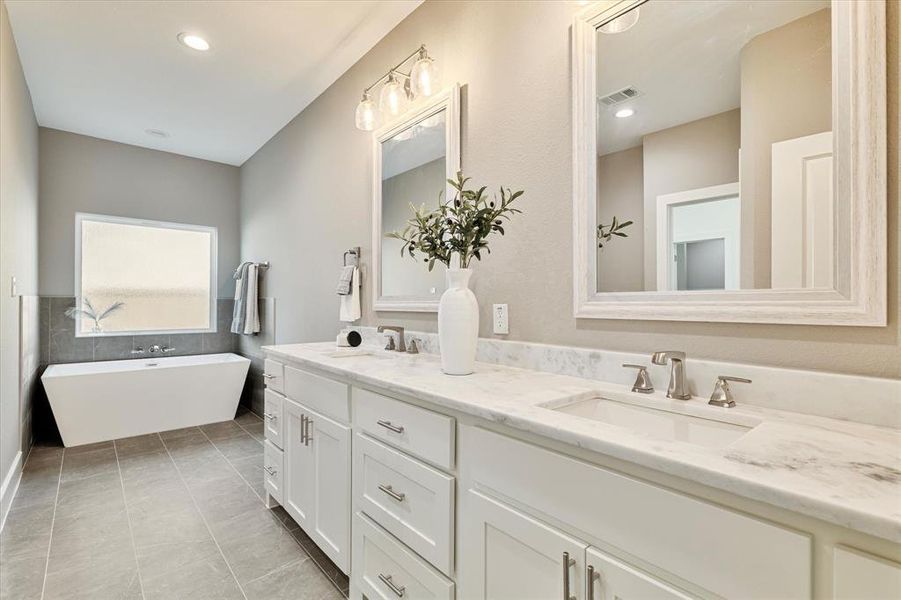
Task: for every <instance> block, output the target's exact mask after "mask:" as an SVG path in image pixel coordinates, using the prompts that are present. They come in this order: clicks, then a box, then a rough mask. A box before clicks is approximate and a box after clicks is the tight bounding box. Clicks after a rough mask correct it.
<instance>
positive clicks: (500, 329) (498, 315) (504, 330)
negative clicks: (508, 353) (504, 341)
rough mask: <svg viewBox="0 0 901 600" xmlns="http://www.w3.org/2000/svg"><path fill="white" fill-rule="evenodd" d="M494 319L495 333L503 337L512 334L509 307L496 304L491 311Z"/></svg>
mask: <svg viewBox="0 0 901 600" xmlns="http://www.w3.org/2000/svg"><path fill="white" fill-rule="evenodd" d="M491 314H492V315H493V317H494V319H493V320H494V333H499V334H502V335H505V334H508V333H510V324H509V323H508V322H507V305H506V304H495V305H494V306H493V307H492V309H491Z"/></svg>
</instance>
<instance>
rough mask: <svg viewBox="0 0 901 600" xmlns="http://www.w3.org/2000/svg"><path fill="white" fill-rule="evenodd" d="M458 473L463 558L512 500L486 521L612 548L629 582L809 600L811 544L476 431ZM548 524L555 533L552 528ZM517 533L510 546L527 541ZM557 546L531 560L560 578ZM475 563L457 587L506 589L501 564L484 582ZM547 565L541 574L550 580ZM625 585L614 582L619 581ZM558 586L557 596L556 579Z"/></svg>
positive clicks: (464, 443) (466, 433)
mask: <svg viewBox="0 0 901 600" xmlns="http://www.w3.org/2000/svg"><path fill="white" fill-rule="evenodd" d="M460 469H461V484H462V486H463V487H464V489H465V490H466V492H465V497H464V499H463V500H462V502H463V505H462V506H461V507H460V515H459V519H460V520H461V526H460V531H461V539H460V540H458V543H459V544H462V546H463V547H465V548H467V549H470V550H471V549H473V548H476V547H478V546H479V545H481V544H482V543H483V542H482V540H483V538H484V535H487V532H488V531H489V529H486V527H487V525H484V523H486V522H488V521H487V519H486V517H485V516H484V513H486V512H487V511H488V510H489V508H486V507H492V506H493V505H492V504H491V503H486V501H485V500H484V498H488V496H489V495H490V496H491V497H493V498H501V499H508V500H504V502H503V503H501V506H502V507H503V508H507V509H508V510H507V511H501V510H500V509H498V508H497V507H496V506H494V507H493V508H490V509H491V510H492V511H493V512H492V513H491V514H492V515H496V514H503V515H507V516H508V517H509V515H511V514H519V515H524V518H521V519H519V520H515V521H511V522H516V523H519V524H525V523H527V522H530V521H535V522H537V523H539V524H540V525H541V527H539V526H538V525H535V526H533V527H532V528H531V529H533V530H535V531H541V532H545V533H547V532H548V531H553V529H554V528H556V529H559V531H560V532H563V531H566V532H569V535H570V536H571V537H572V539H581V540H584V543H585V544H586V545H594V546H596V547H599V548H608V547H609V548H616V549H617V550H618V551H619V553H622V555H623V556H631V557H636V558H635V561H634V562H635V565H634V567H635V568H634V572H635V573H639V572H643V573H648V574H649V575H651V576H653V577H659V578H660V580H661V582H669V583H668V584H664V583H661V584H660V585H661V586H664V587H665V586H666V585H669V586H670V587H672V588H673V589H686V590H687V591H688V592H690V593H691V595H700V596H721V597H730V598H810V597H811V595H812V590H811V580H812V574H813V565H812V560H813V557H812V548H811V538H810V536H809V535H806V534H804V533H800V532H796V531H792V530H789V529H786V528H783V527H780V526H778V525H775V524H773V523H769V522H767V521H763V520H760V519H757V518H755V517H751V516H749V515H745V514H742V513H739V512H736V511H733V510H729V509H726V508H723V507H720V506H717V505H715V504H710V503H708V502H704V501H702V500H698V499H695V498H692V497H690V496H686V495H684V494H680V493H677V492H674V491H670V490H668V489H665V488H663V487H660V486H657V485H655V484H651V483H648V482H645V481H642V480H639V479H635V478H632V477H627V476H625V475H622V474H620V473H617V472H614V471H611V470H608V469H605V468H602V467H599V466H597V465H594V464H591V463H587V462H583V461H580V460H578V459H575V458H572V457H569V456H566V455H563V454H558V453H556V452H553V451H550V450H547V449H545V448H542V447H539V446H535V445H533V444H529V443H525V442H522V441H519V440H516V439H513V438H510V437H507V436H503V435H499V434H496V433H493V432H490V431H487V430H484V429H481V428H479V427H471V426H464V427H461V428H460ZM494 504H495V505H496V504H498V502H497V501H495V502H494ZM473 507H475V508H473ZM514 507H515V508H514ZM509 518H511V519H512V517H509ZM551 522H553V523H555V524H556V525H555V527H551V526H550V525H548V523H551ZM490 531H492V532H495V533H496V532H497V531H498V530H497V528H492V529H490ZM499 531H503V529H500V530H499ZM513 533H514V532H512V531H511V535H510V536H509V537H512V538H513V539H516V540H522V539H524V538H523V536H522V534H520V536H519V537H517V536H515V535H513ZM534 539H540V538H539V537H535V538H534ZM554 540H557V538H556V537H555V536H549V537H548V538H547V540H545V541H544V543H545V544H546V547H542V548H541V549H536V550H534V555H535V557H538V556H545V557H547V558H546V559H545V560H546V561H550V560H551V559H553V560H555V561H556V563H557V566H558V567H560V569H562V563H561V562H560V561H561V558H560V555H561V553H562V551H563V550H562V548H563V547H562V546H561V543H560V541H559V540H557V541H554ZM498 543H501V542H498ZM508 543H511V544H512V543H513V542H508ZM517 543H518V544H521V543H522V542H517ZM530 544H531V542H530ZM519 549H520V551H521V552H525V550H523V549H522V547H519ZM477 554H478V553H477V552H476V553H475V554H474V553H473V552H472V551H470V552H467V553H464V554H461V555H460V556H461V566H460V569H461V572H460V579H459V582H460V585H461V586H462V588H463V589H464V590H470V591H471V592H472V593H473V594H475V593H477V590H478V589H484V587H483V583H484V584H485V585H493V583H492V582H497V581H502V580H504V579H506V575H505V573H504V572H503V569H502V567H501V566H498V565H502V564H503V563H502V562H501V561H495V562H493V563H492V562H491V561H490V560H489V561H488V562H487V563H486V564H487V565H488V566H490V567H492V568H498V569H501V571H500V572H498V573H492V572H490V571H489V572H485V573H483V572H482V570H483V569H484V568H485V567H484V566H480V564H479V562H478V561H477V560H476V559H475V556H476V555H477ZM524 556H525V554H524ZM570 556H571V557H573V558H575V559H576V563H575V564H574V565H573V567H572V572H573V574H574V576H575V577H576V579H575V580H574V581H576V580H578V581H584V574H583V573H582V569H584V567H585V565H584V561H583V560H580V558H579V556H576V555H574V554H573V552H570ZM489 559H490V557H489ZM517 562H518V561H517ZM523 564H531V565H533V566H534V567H535V568H534V569H524V570H525V571H533V570H534V571H535V572H536V573H538V572H540V570H539V569H538V565H539V564H541V561H539V560H538V559H537V558H535V559H534V560H532V561H526V562H524V563H523ZM549 565H550V563H547V564H546V565H545V567H546V569H545V570H546V571H547V572H548V573H550V572H551V569H550V567H549ZM596 568H600V567H599V566H596ZM605 568H606V569H607V570H610V569H612V568H613V567H611V566H605ZM630 568H631V567H630ZM558 573H559V571H558ZM761 573H766V574H767V575H766V576H765V577H762V576H761ZM626 575H627V573H619V579H618V581H623V580H624V578H626ZM536 576H537V575H536ZM626 579H627V578H626ZM557 581H558V587H559V581H560V579H559V576H558V579H557ZM649 581H650V580H649ZM534 585H538V583H537V582H535V584H534ZM636 585H637V584H636ZM574 589H575V588H574ZM573 593H574V594H575V593H576V592H573ZM466 597H467V598H468V597H469V595H468V594H467V596H466ZM677 597H678V596H677Z"/></svg>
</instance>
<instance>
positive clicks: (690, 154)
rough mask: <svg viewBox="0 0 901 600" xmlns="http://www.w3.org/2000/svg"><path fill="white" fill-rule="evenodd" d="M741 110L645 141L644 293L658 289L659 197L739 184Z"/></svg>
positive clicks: (647, 138)
mask: <svg viewBox="0 0 901 600" xmlns="http://www.w3.org/2000/svg"><path fill="white" fill-rule="evenodd" d="M740 137H741V110H739V109H737V108H736V109H735V110H730V111H726V112H723V113H720V114H718V115H712V116H710V117H705V118H703V119H698V120H697V121H692V122H690V123H685V124H683V125H677V126H676V127H670V128H669V129H663V130H661V131H655V132H654V133H650V134H648V135H646V136H644V139H643V141H642V143H643V144H644V218H643V224H644V286H645V287H644V289H645V290H656V289H657V197H658V196H660V195H661V194H672V193H675V192H684V191H687V190H694V189H698V188H704V187H709V186H712V185H721V184H724V183H734V182H736V181H738V148H739V139H740Z"/></svg>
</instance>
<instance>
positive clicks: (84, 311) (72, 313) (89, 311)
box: [66, 298, 125, 333]
mask: <svg viewBox="0 0 901 600" xmlns="http://www.w3.org/2000/svg"><path fill="white" fill-rule="evenodd" d="M81 303H82V304H83V305H84V306H86V307H87V308H76V307H74V306H72V307H70V308H67V309H66V316H67V317H69V318H70V319H77V318H78V315H83V316H85V317H87V318H89V319H92V320H93V321H94V327H93V328H92V331H93V332H94V333H99V332H101V331H102V330H103V328H102V327H101V326H100V321H102V320H103V319H105V318H107V317H108V316H110V315H111V314H112V313H114V312H116V311H117V310H119V309H120V308H122V307H123V306H125V303H124V302H113V303H112V304H111V305H110V306H109V307H108V308H107V309H106V310H104V311H103V312H97V311H96V310H94V307H93V306H92V305H91V301H90V300H88V299H87V298H84V299H83V300H82V301H81Z"/></svg>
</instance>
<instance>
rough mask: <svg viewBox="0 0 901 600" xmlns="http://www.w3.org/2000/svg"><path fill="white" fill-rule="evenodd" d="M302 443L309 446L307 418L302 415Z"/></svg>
mask: <svg viewBox="0 0 901 600" xmlns="http://www.w3.org/2000/svg"><path fill="white" fill-rule="evenodd" d="M300 443H301V444H303V445H304V446H306V445H307V416H306V415H300Z"/></svg>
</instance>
